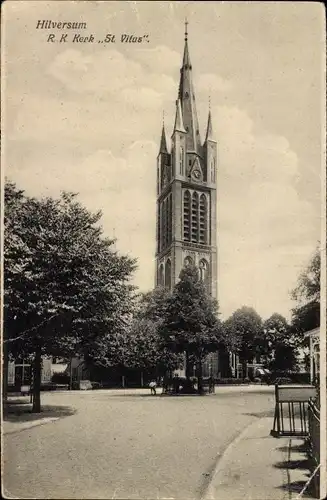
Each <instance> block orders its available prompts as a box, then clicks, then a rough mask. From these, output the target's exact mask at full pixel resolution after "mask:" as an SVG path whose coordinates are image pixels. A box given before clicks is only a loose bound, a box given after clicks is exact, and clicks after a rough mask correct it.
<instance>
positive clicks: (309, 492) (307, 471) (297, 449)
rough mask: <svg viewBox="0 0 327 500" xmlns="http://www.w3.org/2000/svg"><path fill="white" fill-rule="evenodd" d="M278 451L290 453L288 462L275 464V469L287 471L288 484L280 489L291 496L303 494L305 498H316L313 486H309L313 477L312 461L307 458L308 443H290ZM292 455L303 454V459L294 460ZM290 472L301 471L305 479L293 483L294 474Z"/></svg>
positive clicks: (279, 487) (301, 475)
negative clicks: (309, 479)
mask: <svg viewBox="0 0 327 500" xmlns="http://www.w3.org/2000/svg"><path fill="white" fill-rule="evenodd" d="M278 450H280V451H283V452H285V453H288V456H289V458H288V459H287V460H283V461H282V462H277V463H275V464H274V467H275V468H277V469H283V470H285V473H286V476H287V483H286V484H282V485H281V486H278V489H280V490H284V491H286V492H288V494H289V496H290V495H292V493H293V494H297V495H299V494H301V497H303V498H313V497H314V498H315V495H314V490H313V484H307V481H308V478H310V476H311V471H312V461H311V460H310V459H308V458H307V454H306V452H307V445H306V443H305V442H304V443H300V444H295V443H292V441H290V444H289V446H281V447H279V448H278ZM292 453H296V454H297V455H298V454H299V453H301V455H302V458H300V460H299V459H298V460H294V459H293V458H292ZM293 457H294V455H293ZM290 471H300V472H299V474H300V477H302V478H303V479H298V480H296V481H292V480H291V478H292V473H291V472H290ZM293 477H294V476H293ZM304 488H305V490H304ZM303 490H304V491H303Z"/></svg>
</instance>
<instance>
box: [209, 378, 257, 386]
mask: <svg viewBox="0 0 327 500" xmlns="http://www.w3.org/2000/svg"><path fill="white" fill-rule="evenodd" d="M249 383H250V380H249V379H248V378H245V379H244V380H243V379H241V378H219V379H217V380H215V384H217V385H244V384H249Z"/></svg>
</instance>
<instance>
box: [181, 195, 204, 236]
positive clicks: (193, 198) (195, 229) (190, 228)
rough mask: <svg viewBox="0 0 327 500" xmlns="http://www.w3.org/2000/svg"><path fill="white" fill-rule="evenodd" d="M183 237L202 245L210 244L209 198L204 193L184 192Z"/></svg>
mask: <svg viewBox="0 0 327 500" xmlns="http://www.w3.org/2000/svg"><path fill="white" fill-rule="evenodd" d="M183 239H184V241H190V242H193V243H200V244H201V245H207V244H208V200H207V197H206V195H205V194H204V193H202V194H199V193H198V192H196V191H194V192H193V193H192V194H191V193H190V191H188V190H187V191H185V192H184V197H183Z"/></svg>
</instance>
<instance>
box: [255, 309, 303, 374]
mask: <svg viewBox="0 0 327 500" xmlns="http://www.w3.org/2000/svg"><path fill="white" fill-rule="evenodd" d="M263 332H264V350H265V355H266V359H267V362H268V364H269V368H271V369H273V370H281V371H284V370H292V369H293V368H294V365H295V363H296V341H295V338H294V336H293V335H292V330H291V327H290V325H289V324H288V323H287V321H286V319H285V318H284V317H283V316H282V315H281V314H278V313H274V314H272V315H271V316H270V318H268V319H267V320H266V321H265V322H264V323H263Z"/></svg>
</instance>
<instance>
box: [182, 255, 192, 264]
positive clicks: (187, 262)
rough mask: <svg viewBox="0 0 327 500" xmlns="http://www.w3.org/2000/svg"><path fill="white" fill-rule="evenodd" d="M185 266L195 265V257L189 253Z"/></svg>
mask: <svg viewBox="0 0 327 500" xmlns="http://www.w3.org/2000/svg"><path fill="white" fill-rule="evenodd" d="M184 266H185V267H187V266H193V259H192V257H190V256H189V255H188V256H187V257H185V259H184Z"/></svg>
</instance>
